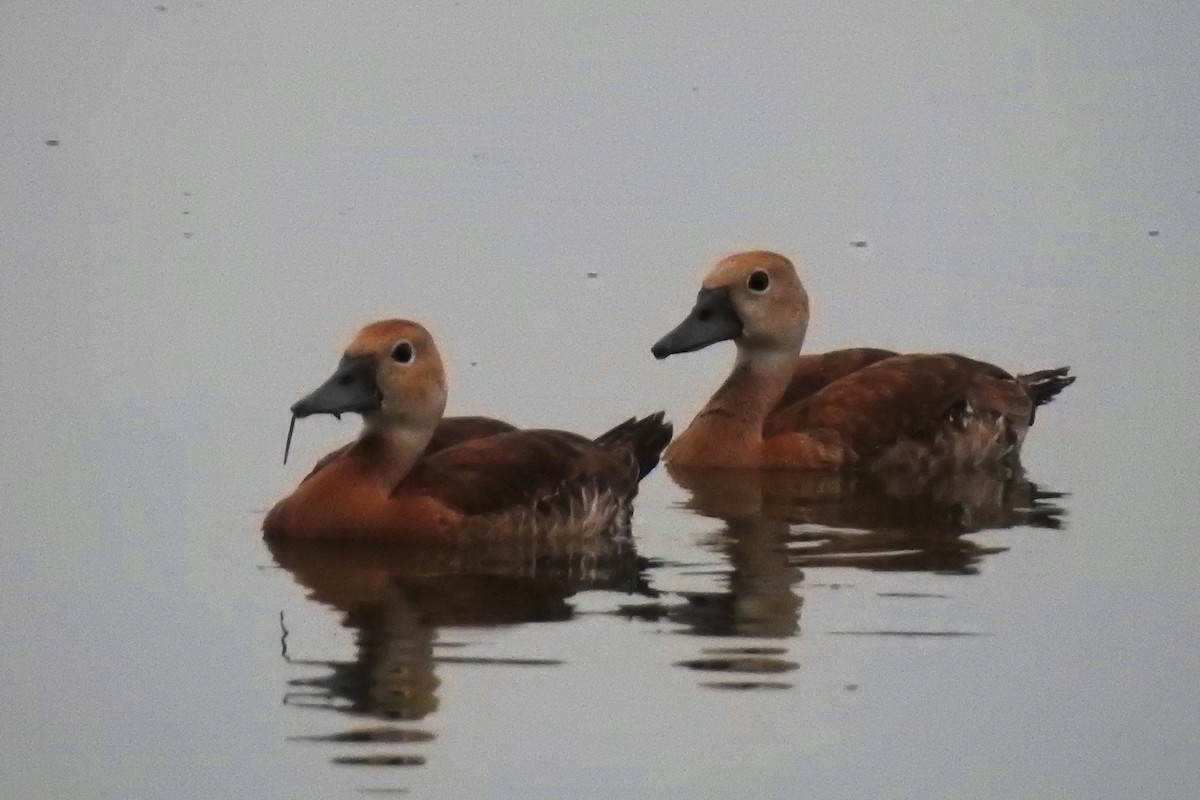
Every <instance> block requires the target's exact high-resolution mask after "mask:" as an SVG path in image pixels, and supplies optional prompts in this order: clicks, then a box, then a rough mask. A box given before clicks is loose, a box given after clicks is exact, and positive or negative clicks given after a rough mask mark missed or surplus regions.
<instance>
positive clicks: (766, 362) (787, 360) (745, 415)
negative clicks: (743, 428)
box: [701, 346, 796, 431]
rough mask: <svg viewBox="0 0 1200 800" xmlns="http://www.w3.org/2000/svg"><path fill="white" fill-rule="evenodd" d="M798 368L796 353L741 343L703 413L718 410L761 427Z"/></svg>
mask: <svg viewBox="0 0 1200 800" xmlns="http://www.w3.org/2000/svg"><path fill="white" fill-rule="evenodd" d="M795 368H796V358H795V354H794V353H790V352H784V351H779V350H761V349H755V350H751V349H749V348H744V347H741V346H739V347H738V351H737V360H736V361H735V362H734V365H733V371H732V372H731V373H730V374H729V377H728V378H726V379H725V382H724V383H723V384H721V388H720V389H717V391H716V393H715V394H714V395H713V396H712V398H710V399H709V401H708V405H706V406H705V407H704V411H702V412H701V413H702V414H703V413H704V412H705V411H710V410H717V412H718V414H721V413H723V414H724V415H726V416H730V417H732V418H733V419H736V420H738V421H739V422H742V423H744V424H747V425H753V426H755V427H756V428H757V429H758V430H760V431H761V429H762V423H763V422H764V421H765V420H766V418H767V415H768V414H770V413H771V411H772V410H773V409H774V408H775V405H776V404H777V403H778V402H779V401H780V399H781V398H782V397H783V394H784V392H786V391H787V387H788V384H789V383H791V381H792V375H793V373H794V372H795Z"/></svg>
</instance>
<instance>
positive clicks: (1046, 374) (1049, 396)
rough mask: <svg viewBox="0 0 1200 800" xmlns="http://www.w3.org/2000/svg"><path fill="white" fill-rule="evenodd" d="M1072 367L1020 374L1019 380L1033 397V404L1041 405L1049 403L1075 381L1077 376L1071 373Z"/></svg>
mask: <svg viewBox="0 0 1200 800" xmlns="http://www.w3.org/2000/svg"><path fill="white" fill-rule="evenodd" d="M1070 371H1071V368H1070V367H1057V368H1056V369H1043V370H1038V371H1037V372H1029V373H1026V374H1025V375H1018V376H1017V380H1018V381H1020V382H1021V385H1022V386H1024V387H1025V391H1027V392H1029V396H1030V397H1031V398H1033V404H1034V405H1035V406H1040V405H1043V404H1045V403H1049V402H1050V401H1051V400H1053V399H1054V398H1055V396H1056V395H1057V394H1058V393H1059V392H1061V391H1062V390H1063V389H1065V388H1067V387H1068V386H1070V385H1071V384H1072V383H1074V382H1075V376H1074V375H1070V374H1068V373H1070Z"/></svg>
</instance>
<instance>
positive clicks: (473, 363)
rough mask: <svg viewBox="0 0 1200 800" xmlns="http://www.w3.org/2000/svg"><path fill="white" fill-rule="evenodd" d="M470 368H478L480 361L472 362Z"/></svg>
mask: <svg viewBox="0 0 1200 800" xmlns="http://www.w3.org/2000/svg"><path fill="white" fill-rule="evenodd" d="M470 366H472V367H477V366H479V362H478V361H472V362H470Z"/></svg>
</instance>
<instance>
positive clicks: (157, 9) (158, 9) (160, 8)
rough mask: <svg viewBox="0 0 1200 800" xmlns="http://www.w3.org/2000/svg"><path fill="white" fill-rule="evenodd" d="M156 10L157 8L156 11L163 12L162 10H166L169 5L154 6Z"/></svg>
mask: <svg viewBox="0 0 1200 800" xmlns="http://www.w3.org/2000/svg"><path fill="white" fill-rule="evenodd" d="M154 10H155V11H158V12H160V13H161V12H163V11H166V10H167V7H166V6H155V7H154Z"/></svg>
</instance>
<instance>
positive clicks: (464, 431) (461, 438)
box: [425, 417, 516, 456]
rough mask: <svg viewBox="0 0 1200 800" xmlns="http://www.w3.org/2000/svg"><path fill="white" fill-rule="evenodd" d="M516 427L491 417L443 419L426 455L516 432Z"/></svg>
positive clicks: (426, 450)
mask: <svg viewBox="0 0 1200 800" xmlns="http://www.w3.org/2000/svg"><path fill="white" fill-rule="evenodd" d="M515 430H516V427H515V426H513V425H509V424H508V423H507V422H501V421H500V420H498V419H492V418H491V417H443V418H442V421H441V422H439V423H438V426H437V430H435V431H434V432H433V438H432V439H430V440H429V444H428V445H427V446H426V448H425V455H427V456H428V455H431V454H433V453H436V452H438V451H439V450H445V449H446V448H447V447H451V446H453V445H456V444H462V443H463V442H465V441H468V440H470V439H482V438H483V437H485V436H495V435H496V434H497V433H508V432H509V431H515Z"/></svg>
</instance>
